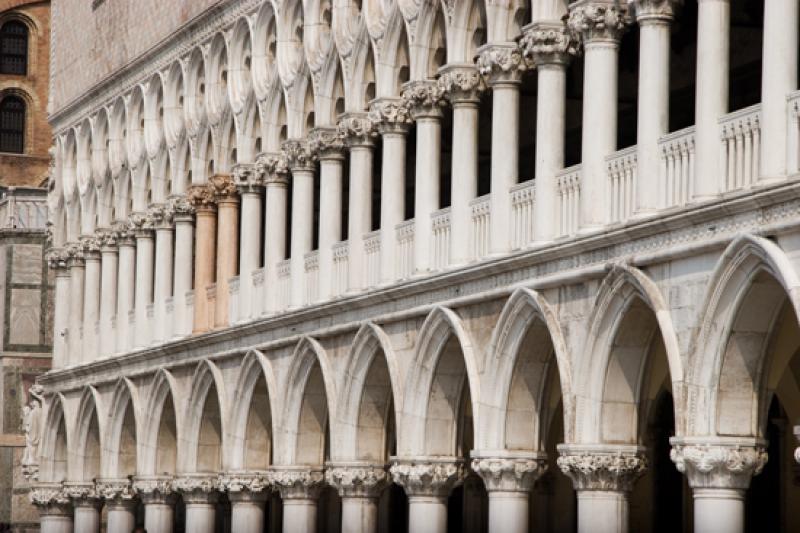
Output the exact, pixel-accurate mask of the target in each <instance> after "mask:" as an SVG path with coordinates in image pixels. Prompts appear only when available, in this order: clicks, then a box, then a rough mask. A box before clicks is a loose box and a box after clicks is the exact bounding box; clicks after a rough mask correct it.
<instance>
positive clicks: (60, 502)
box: [31, 483, 73, 533]
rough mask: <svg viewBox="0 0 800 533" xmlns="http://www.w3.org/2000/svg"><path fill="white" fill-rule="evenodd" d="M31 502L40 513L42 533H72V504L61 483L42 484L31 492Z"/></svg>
mask: <svg viewBox="0 0 800 533" xmlns="http://www.w3.org/2000/svg"><path fill="white" fill-rule="evenodd" d="M31 502H32V503H33V505H34V506H35V507H36V509H37V510H38V511H39V527H40V530H41V532H42V533H72V532H73V527H72V526H73V523H72V504H71V503H70V500H69V496H68V495H67V494H66V492H64V489H63V488H62V486H61V483H40V484H38V485H36V486H35V487H34V488H33V489H32V490H31Z"/></svg>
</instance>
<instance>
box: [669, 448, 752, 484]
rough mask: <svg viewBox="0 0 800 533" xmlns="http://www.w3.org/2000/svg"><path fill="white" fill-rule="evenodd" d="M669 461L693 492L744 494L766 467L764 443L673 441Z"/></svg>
mask: <svg viewBox="0 0 800 533" xmlns="http://www.w3.org/2000/svg"><path fill="white" fill-rule="evenodd" d="M670 459H672V462H674V463H675V466H676V468H677V469H678V471H679V472H682V473H683V474H685V475H686V477H687V479H688V480H689V485H690V486H691V487H692V488H717V489H740V490H744V489H747V487H748V486H749V485H750V479H751V478H752V477H753V476H755V475H758V474H759V473H761V470H762V469H763V468H764V465H765V464H767V459H768V455H767V451H766V446H765V445H764V443H763V442H760V441H758V442H753V440H752V439H750V442H745V441H742V442H736V441H731V442H726V441H717V442H708V443H702V442H694V441H690V440H688V439H686V440H680V439H675V440H674V441H673V446H672V450H671V451H670Z"/></svg>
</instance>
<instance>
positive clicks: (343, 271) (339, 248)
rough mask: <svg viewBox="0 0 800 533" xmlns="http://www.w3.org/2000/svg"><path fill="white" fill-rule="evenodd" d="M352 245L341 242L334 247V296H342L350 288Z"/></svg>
mask: <svg viewBox="0 0 800 533" xmlns="http://www.w3.org/2000/svg"><path fill="white" fill-rule="evenodd" d="M349 267H350V243H349V242H348V241H340V242H337V243H336V244H334V245H333V294H334V296H341V295H342V294H344V293H346V292H347V289H348V288H349V286H348V284H347V280H348V276H349V275H350V268H349Z"/></svg>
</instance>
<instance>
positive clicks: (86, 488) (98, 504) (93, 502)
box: [64, 482, 103, 533]
mask: <svg viewBox="0 0 800 533" xmlns="http://www.w3.org/2000/svg"><path fill="white" fill-rule="evenodd" d="M64 491H65V492H66V493H67V494H68V495H69V497H70V500H72V509H73V524H74V528H75V532H76V533H100V510H101V509H102V508H103V502H102V500H101V499H100V496H99V495H98V494H97V491H96V490H95V486H94V483H93V482H80V483H69V482H67V483H64Z"/></svg>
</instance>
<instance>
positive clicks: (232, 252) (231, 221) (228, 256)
mask: <svg viewBox="0 0 800 533" xmlns="http://www.w3.org/2000/svg"><path fill="white" fill-rule="evenodd" d="M210 184H211V186H212V187H213V189H214V196H215V199H216V202H217V261H216V263H217V276H216V277H217V297H216V300H215V303H216V308H215V310H214V327H215V328H224V327H226V326H228V325H229V324H228V323H229V320H228V314H229V305H228V301H229V299H230V297H229V296H230V295H229V291H230V288H229V282H230V279H231V278H232V277H233V276H235V275H236V267H237V265H238V261H239V256H238V254H239V195H238V194H237V193H236V185H235V184H234V182H233V178H232V177H231V176H230V175H228V174H217V175H215V176H212V177H211V179H210Z"/></svg>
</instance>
